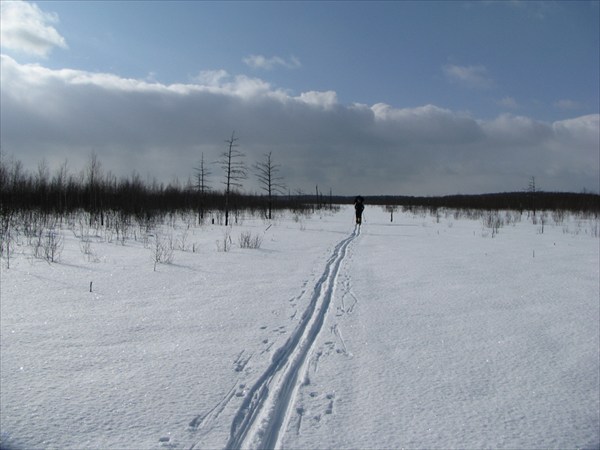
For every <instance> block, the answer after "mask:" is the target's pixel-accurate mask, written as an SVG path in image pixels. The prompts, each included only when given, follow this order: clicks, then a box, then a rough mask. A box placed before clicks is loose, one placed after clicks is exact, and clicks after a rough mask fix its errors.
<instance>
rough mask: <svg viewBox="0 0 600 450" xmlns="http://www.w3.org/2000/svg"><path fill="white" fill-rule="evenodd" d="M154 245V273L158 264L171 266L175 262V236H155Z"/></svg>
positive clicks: (157, 234) (158, 234)
mask: <svg viewBox="0 0 600 450" xmlns="http://www.w3.org/2000/svg"><path fill="white" fill-rule="evenodd" d="M152 243H153V245H152V260H153V261H154V271H155V272H156V265H157V264H159V263H160V264H171V263H172V262H173V258H174V257H175V255H174V248H173V236H167V237H164V236H162V235H161V234H160V233H158V232H157V233H156V234H155V235H154V240H153V242H152Z"/></svg>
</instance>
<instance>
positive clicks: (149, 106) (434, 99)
mask: <svg viewBox="0 0 600 450" xmlns="http://www.w3.org/2000/svg"><path fill="white" fill-rule="evenodd" d="M2 8H3V10H2V11H3V13H2V21H3V22H2V40H1V42H2V54H3V59H2V103H3V104H2V115H3V118H2V122H3V123H2V150H3V154H4V155H6V154H10V155H11V156H14V157H15V158H17V159H20V160H23V162H24V163H25V165H26V166H32V167H35V165H36V164H38V162H39V160H41V159H45V160H46V161H47V162H48V164H49V165H50V166H51V167H55V166H57V164H59V163H60V162H61V161H64V160H65V159H68V161H69V165H70V166H72V167H73V169H76V168H79V167H81V166H82V165H84V164H85V160H86V158H89V154H90V152H91V151H94V152H97V153H98V154H99V156H100V159H101V160H102V161H104V165H105V168H106V169H107V170H111V171H113V172H114V173H116V174H120V175H127V174H130V173H131V171H132V170H136V171H138V172H139V173H141V174H142V175H144V176H146V175H147V176H149V177H158V178H159V179H161V180H165V181H169V180H171V179H173V178H175V177H177V178H179V179H180V180H185V179H187V178H188V177H189V176H191V175H193V171H192V173H190V165H192V166H193V165H194V164H195V163H196V162H197V160H198V159H199V157H198V153H202V152H204V153H205V154H206V155H209V159H210V157H211V156H210V155H212V158H213V159H216V157H217V156H218V154H219V152H220V151H222V143H223V140H224V139H226V138H227V137H228V136H229V135H230V134H231V131H232V130H233V129H235V130H236V132H237V133H238V135H239V137H240V144H241V145H242V148H244V150H245V151H246V154H247V157H248V159H249V161H248V163H249V165H250V164H251V163H252V160H257V159H260V158H261V155H263V154H264V153H265V152H267V151H273V155H274V157H275V159H278V160H279V162H280V163H281V164H282V171H283V172H284V173H283V175H284V176H285V178H286V180H287V181H288V184H289V185H290V189H292V190H305V191H312V189H313V186H314V184H319V185H321V186H322V188H323V189H325V190H328V189H329V188H330V187H331V188H332V189H333V190H334V192H339V193H343V194H349V195H351V194H352V193H354V192H357V191H359V192H362V193H365V194H413V195H420V194H425V195H430V194H452V193H457V192H462V193H478V192H490V191H505V190H518V189H521V188H523V187H525V186H527V182H528V177H530V176H536V178H537V179H538V180H539V183H540V186H541V187H542V188H546V189H548V190H551V189H556V190H572V191H580V190H581V189H583V188H585V189H588V190H594V191H597V190H598V188H599V180H598V177H599V169H598V165H599V163H598V159H599V156H598V153H599V152H600V150H599V149H598V134H599V131H598V122H599V119H598V113H599V107H598V105H599V103H600V95H599V85H600V81H599V80H600V69H599V66H600V63H599V54H600V44H599V35H600V26H599V17H600V11H599V2H598V1H568V2H567V1H564V2H533V1H532V2H529V1H528V2H519V1H501V2H460V1H456V2H452V1H443V2H194V1H186V2H160V1H149V2H145V1H135V2H133V1H131V2H100V1H98V2H83V1H82V2H74V1H67V2H58V1H57V2H54V1H53V2H50V1H45V2H39V3H32V2H10V1H2ZM64 69H69V71H66V70H64ZM81 79H85V80H86V81H85V82H83V83H82V82H81ZM36 86H37V87H38V88H39V87H40V86H44V89H41V88H39V89H36V88H35V87H36ZM117 92H118V93H119V95H115V94H116V93H117ZM18 93H19V94H18ZM57 98H59V99H60V101H59V102H58V103H56V99H57ZM26 105H30V107H27V106H26ZM31 105H35V106H31ZM90 105H91V108H90ZM54 109H59V110H60V111H59V112H58V113H57V114H56V115H54V116H53V115H52V114H50V111H53V110H54ZM40 110H41V111H46V112H48V114H45V115H44V114H41V113H40ZM82 110H83V111H84V113H83V114H77V112H80V111H82ZM111 111H114V113H111ZM124 111H127V115H125V114H124ZM121 114H122V116H121ZM75 116H77V117H75ZM116 116H119V121H118V123H117V124H116V126H115V123H112V121H116V119H115V117H116ZM58 117H60V118H61V120H57V118H58ZM128 121H129V123H128ZM24 124H28V125H27V127H25V125H24ZM197 124H201V125H197ZM157 130H160V132H159V131H157ZM153 133H154V134H156V135H153ZM149 136H153V137H152V139H150V138H149ZM574 148H576V149H574ZM190 161H191V162H190ZM214 181H215V182H214V184H215V188H218V184H219V180H218V174H217V175H215V180H214ZM254 186H255V183H253V181H252V180H251V179H249V180H248V182H247V183H246V189H247V190H252V189H254Z"/></svg>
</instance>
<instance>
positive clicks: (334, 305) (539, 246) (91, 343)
mask: <svg viewBox="0 0 600 450" xmlns="http://www.w3.org/2000/svg"><path fill="white" fill-rule="evenodd" d="M538 214H539V213H538ZM500 215H501V217H500V219H501V222H502V223H503V224H504V225H503V226H502V227H500V228H497V229H492V228H490V227H488V225H486V224H488V223H489V221H486V219H485V217H483V218H482V217H473V216H471V217H467V216H466V215H465V214H464V213H463V214H459V213H455V212H453V211H441V212H440V211H438V212H437V214H434V215H430V214H429V213H427V214H426V213H423V212H419V211H416V212H414V213H410V212H404V213H400V212H397V213H396V214H395V215H394V222H391V221H390V216H389V213H386V212H384V211H383V210H382V209H380V208H378V207H373V206H371V207H369V206H368V205H367V209H366V211H365V223H364V224H363V225H362V226H361V227H356V226H355V225H354V224H353V220H354V217H353V211H352V210H351V209H350V208H349V207H342V208H341V210H340V211H339V212H328V211H317V212H316V213H315V214H314V215H312V216H300V215H294V214H292V213H288V214H285V215H282V216H280V217H278V218H277V219H275V220H273V221H271V222H266V221H263V220H262V219H258V218H255V217H240V218H239V220H238V223H237V224H236V225H235V226H233V227H231V228H230V229H229V231H228V233H224V231H223V228H224V227H218V226H212V225H203V226H193V225H192V226H190V223H189V221H188V222H186V220H185V219H184V218H181V219H179V220H178V221H176V222H175V223H174V224H171V225H167V224H163V225H162V226H161V227H159V228H158V229H156V230H154V231H153V233H154V234H155V235H158V234H160V235H161V236H163V237H165V239H166V240H167V241H169V242H171V244H172V245H173V247H174V258H173V261H172V263H171V264H157V265H156V271H154V260H153V257H152V246H151V245H150V244H148V241H147V240H146V239H147V238H148V236H145V237H144V235H143V233H142V231H141V229H140V230H138V231H139V232H134V231H131V230H130V235H129V237H128V239H126V240H125V241H124V243H123V242H122V241H116V240H113V239H111V237H110V236H108V235H107V234H106V233H103V232H101V231H100V232H99V231H98V230H96V232H95V233H92V235H91V238H90V239H86V242H87V244H86V246H85V251H84V250H83V247H82V245H81V242H82V241H83V239H82V237H83V235H84V232H83V230H82V228H81V227H80V228H77V227H69V226H68V225H67V224H65V225H64V227H63V229H62V230H61V234H62V237H63V239H64V249H63V250H62V252H61V254H60V257H59V259H58V262H55V263H51V264H49V263H46V262H45V261H42V260H40V259H36V258H34V257H33V256H32V251H31V249H30V248H29V247H28V246H26V245H25V243H24V242H19V241H18V239H17V245H16V250H15V254H13V255H12V256H11V260H10V268H9V269H7V268H6V263H5V261H4V260H3V261H2V272H1V279H0V281H1V300H2V301H1V348H0V350H1V396H2V398H1V400H2V401H1V428H2V429H1V441H0V444H1V446H2V448H11V449H32V448H35V449H37V448H44V449H46V448H47V449H58V448H60V449H83V448H86V449H164V448H173V449H195V450H198V449H206V448H348V449H349V448H598V446H599V445H600V436H599V431H598V430H599V426H600V420H599V415H600V401H599V396H600V393H599V383H600V380H599V371H600V363H599V356H598V352H599V348H600V343H599V336H600V329H599V323H600V310H599V309H600V304H599V303H600V302H599V298H598V295H599V294H598V292H599V259H600V258H599V256H600V255H599V246H598V219H597V218H596V219H594V218H585V217H580V216H570V217H567V218H565V219H564V220H563V219H561V220H560V221H558V220H557V221H552V220H549V221H546V224H545V227H544V228H543V230H542V228H541V227H540V225H539V223H538V224H534V223H532V220H533V217H528V214H527V213H526V212H525V213H522V214H520V213H516V212H501V213H500ZM89 231H90V230H87V232H86V233H87V235H88V237H89ZM542 231H543V232H542ZM241 233H252V234H253V235H258V236H261V237H262V245H261V247H260V248H259V249H243V248H240V246H239V245H236V237H237V236H239V235H240V234H241ZM226 235H229V237H230V238H231V244H232V245H231V246H230V247H229V251H226V252H225V251H218V249H221V250H222V249H223V246H222V242H223V240H224V239H228V238H227V237H226ZM217 241H219V242H220V243H217ZM90 288H91V289H90ZM90 290H91V292H90Z"/></svg>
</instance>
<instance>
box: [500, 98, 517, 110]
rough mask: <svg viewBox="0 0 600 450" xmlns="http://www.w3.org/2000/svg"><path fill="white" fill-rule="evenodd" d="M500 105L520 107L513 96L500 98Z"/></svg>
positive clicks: (512, 107)
mask: <svg viewBox="0 0 600 450" xmlns="http://www.w3.org/2000/svg"><path fill="white" fill-rule="evenodd" d="M498 105H500V106H502V107H504V108H508V109H518V108H519V104H518V103H517V101H516V100H515V99H514V98H513V97H504V98H503V99H500V100H498Z"/></svg>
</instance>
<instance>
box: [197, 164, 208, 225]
mask: <svg viewBox="0 0 600 450" xmlns="http://www.w3.org/2000/svg"><path fill="white" fill-rule="evenodd" d="M210 174H211V172H210V171H209V170H208V168H207V167H206V164H205V163H204V153H202V157H201V158H200V167H196V190H197V191H198V192H199V193H200V205H199V213H200V222H202V220H203V219H204V195H205V194H206V193H207V192H208V191H209V190H210V187H209V186H208V176H209V175H210Z"/></svg>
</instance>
